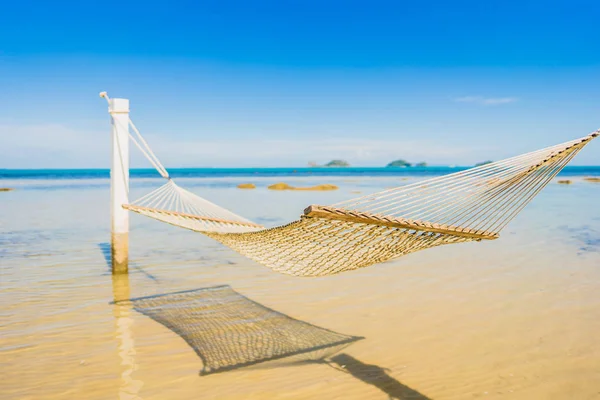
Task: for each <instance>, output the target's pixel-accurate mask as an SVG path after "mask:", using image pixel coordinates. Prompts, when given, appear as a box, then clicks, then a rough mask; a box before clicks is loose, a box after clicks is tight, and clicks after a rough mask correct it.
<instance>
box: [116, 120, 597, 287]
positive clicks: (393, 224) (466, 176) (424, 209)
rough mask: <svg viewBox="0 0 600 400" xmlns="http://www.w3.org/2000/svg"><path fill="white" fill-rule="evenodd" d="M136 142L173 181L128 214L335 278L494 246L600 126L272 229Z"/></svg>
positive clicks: (286, 267) (287, 267) (315, 208)
mask: <svg viewBox="0 0 600 400" xmlns="http://www.w3.org/2000/svg"><path fill="white" fill-rule="evenodd" d="M129 125H130V127H131V128H132V130H133V133H134V134H131V133H130V137H131V139H132V141H133V143H134V144H135V145H136V146H137V147H138V148H139V149H140V150H141V151H142V153H144V155H145V156H146V157H147V158H148V159H149V160H150V162H151V163H152V165H153V166H154V167H155V168H156V169H157V171H158V172H159V173H160V174H161V175H162V176H163V177H164V178H165V179H167V183H166V184H164V185H163V186H161V187H160V188H158V189H156V190H154V191H152V192H150V193H149V194H147V195H145V196H143V197H142V198H140V199H138V200H136V201H134V202H132V203H131V204H124V205H123V207H124V208H125V209H128V210H130V211H133V212H136V213H138V214H142V215H145V216H148V217H151V218H154V219H157V220H159V221H163V222H166V223H169V224H172V225H175V226H179V227H182V228H186V229H190V230H193V231H196V232H200V233H203V234H204V235H206V236H209V237H211V238H213V239H215V240H217V241H218V242H221V243H222V244H224V245H226V246H228V247H230V248H232V249H233V250H235V251H237V252H239V253H240V254H242V255H244V256H246V257H249V258H251V259H252V260H254V261H256V262H258V263H260V264H262V265H265V266H267V267H269V268H271V269H273V270H275V271H278V272H281V273H285V274H289V275H295V276H323V275H332V274H337V273H340V272H344V271H349V270H353V269H357V268H362V267H367V266H369V265H373V264H377V263H381V262H384V261H387V260H390V259H393V258H397V257H400V256H403V255H405V254H409V253H413V252H415V251H418V250H424V249H428V248H432V247H436V246H441V245H444V244H452V243H463V242H472V241H481V240H494V239H497V238H498V237H499V233H500V231H501V230H502V229H503V228H504V227H505V226H506V225H507V224H508V223H509V222H510V221H511V220H512V219H513V218H514V217H515V216H516V215H517V214H518V213H519V212H520V211H521V210H522V209H523V208H524V207H525V206H526V205H527V204H528V203H529V202H530V201H531V200H532V199H533V198H534V197H535V196H536V195H537V194H538V193H539V192H540V190H542V189H543V188H544V187H545V186H546V185H547V184H548V183H549V182H550V181H551V180H552V179H553V178H554V177H555V176H556V175H557V174H558V173H559V172H560V171H561V170H562V169H563V168H564V166H565V165H567V164H568V163H569V162H570V161H571V159H573V157H575V155H576V154H577V153H578V152H579V151H580V150H581V149H582V148H583V147H584V146H585V145H586V144H588V143H589V142H590V141H591V140H592V139H594V138H595V137H597V136H599V135H600V129H599V130H597V131H595V132H593V133H591V134H589V135H588V136H585V137H583V138H580V139H577V140H573V141H570V142H566V143H562V144H559V145H556V146H551V147H548V148H545V149H542V150H538V151H534V152H531V153H527V154H523V155H520V156H517V157H513V158H509V159H506V160H502V161H497V162H493V163H489V164H486V165H482V166H479V167H475V168H471V169H468V170H465V171H460V172H456V173H452V174H448V175H444V176H441V177H436V178H432V179H428V180H425V181H421V182H417V183H414V184H410V185H405V186H401V187H398V188H394V189H389V190H385V191H382V192H378V193H374V194H371V195H367V196H363V197H359V198H355V199H351V200H347V201H344V202H341V203H337V204H333V205H330V206H321V205H311V206H309V207H308V208H306V209H305V210H304V214H303V215H302V216H301V217H300V219H299V220H297V221H294V222H291V223H289V224H286V225H282V226H278V227H274V228H265V227H263V226H262V225H259V224H255V223H253V222H252V221H250V220H248V219H246V218H243V217H241V216H239V215H237V214H235V213H233V212H231V211H229V210H226V209H224V208H222V207H220V206H218V205H216V204H214V203H211V202H210V201H208V200H206V199H203V198H201V197H199V196H197V195H195V194H193V193H191V192H189V191H187V190H185V189H183V188H181V187H179V186H178V185H177V184H175V182H174V181H173V180H172V179H171V178H170V177H169V174H168V172H167V171H166V169H165V168H164V167H163V166H162V164H161V163H160V161H158V159H157V158H156V156H155V155H154V153H153V152H152V150H151V149H150V148H149V146H148V145H147V143H146V142H145V141H144V139H143V138H142V136H141V135H140V133H139V131H138V129H137V128H136V127H135V125H134V124H133V122H131V120H130V121H129Z"/></svg>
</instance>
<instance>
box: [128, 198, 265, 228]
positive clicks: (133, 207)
mask: <svg viewBox="0 0 600 400" xmlns="http://www.w3.org/2000/svg"><path fill="white" fill-rule="evenodd" d="M122 207H123V208H124V209H126V210H130V211H134V212H137V211H146V212H153V213H158V214H164V215H173V216H175V217H182V218H188V219H197V220H199V221H209V222H217V223H220V224H232V225H240V226H251V227H254V228H261V229H264V226H262V225H258V224H255V223H252V222H244V221H231V220H227V219H221V218H213V217H204V216H201V215H193V214H186V213H181V212H177V211H169V210H161V209H158V208H149V207H141V206H136V205H133V204H123V206H122Z"/></svg>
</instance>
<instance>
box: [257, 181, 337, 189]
mask: <svg viewBox="0 0 600 400" xmlns="http://www.w3.org/2000/svg"><path fill="white" fill-rule="evenodd" d="M268 188H269V189H271V190H337V189H338V187H337V186H335V185H330V184H323V185H316V186H310V187H294V186H290V185H288V184H287V183H283V182H279V183H276V184H274V185H271V186H269V187H268Z"/></svg>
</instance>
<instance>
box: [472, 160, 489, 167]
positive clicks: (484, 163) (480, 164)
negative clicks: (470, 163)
mask: <svg viewBox="0 0 600 400" xmlns="http://www.w3.org/2000/svg"><path fill="white" fill-rule="evenodd" d="M492 162H493V161H490V160H487V161H482V162H478V163H477V164H475V166H476V167H481V166H482V165H486V164H491V163H492Z"/></svg>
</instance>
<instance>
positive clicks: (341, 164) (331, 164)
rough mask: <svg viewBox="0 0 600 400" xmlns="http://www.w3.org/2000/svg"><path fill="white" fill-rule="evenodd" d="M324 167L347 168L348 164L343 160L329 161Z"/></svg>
mask: <svg viewBox="0 0 600 400" xmlns="http://www.w3.org/2000/svg"><path fill="white" fill-rule="evenodd" d="M325 166H326V167H349V166H350V163H349V162H348V161H345V160H331V161H329V162H328V163H327V164H325Z"/></svg>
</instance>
